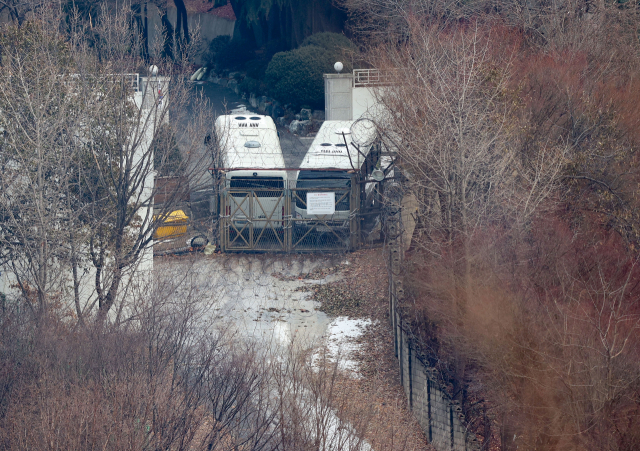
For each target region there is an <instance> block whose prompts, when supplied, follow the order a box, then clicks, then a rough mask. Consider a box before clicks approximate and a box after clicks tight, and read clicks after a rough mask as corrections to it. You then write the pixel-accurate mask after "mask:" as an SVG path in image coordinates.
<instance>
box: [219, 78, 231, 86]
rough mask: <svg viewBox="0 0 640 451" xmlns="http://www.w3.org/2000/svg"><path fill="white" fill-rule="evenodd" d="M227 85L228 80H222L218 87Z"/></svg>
mask: <svg viewBox="0 0 640 451" xmlns="http://www.w3.org/2000/svg"><path fill="white" fill-rule="evenodd" d="M228 84H229V79H228V78H223V79H221V80H220V86H227V85H228Z"/></svg>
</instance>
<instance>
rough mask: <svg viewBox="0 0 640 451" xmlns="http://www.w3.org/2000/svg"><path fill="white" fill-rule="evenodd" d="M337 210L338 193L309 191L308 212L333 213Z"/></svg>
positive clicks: (314, 213) (316, 213) (317, 213)
mask: <svg viewBox="0 0 640 451" xmlns="http://www.w3.org/2000/svg"><path fill="white" fill-rule="evenodd" d="M335 212H336V193H307V214H310V215H332V214H334V213H335Z"/></svg>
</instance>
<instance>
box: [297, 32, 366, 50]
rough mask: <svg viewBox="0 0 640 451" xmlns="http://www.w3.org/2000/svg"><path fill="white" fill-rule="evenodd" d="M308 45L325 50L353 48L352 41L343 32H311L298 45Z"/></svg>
mask: <svg viewBox="0 0 640 451" xmlns="http://www.w3.org/2000/svg"><path fill="white" fill-rule="evenodd" d="M308 45H315V46H316V47H322V48H323V49H327V50H336V51H341V50H343V49H347V50H354V49H355V46H354V45H353V43H352V42H351V41H350V40H349V39H348V38H347V37H346V36H345V35H343V34H340V33H328V32H325V33H316V34H312V35H311V36H309V37H308V38H306V39H305V40H304V41H302V44H301V45H300V47H306V46H308Z"/></svg>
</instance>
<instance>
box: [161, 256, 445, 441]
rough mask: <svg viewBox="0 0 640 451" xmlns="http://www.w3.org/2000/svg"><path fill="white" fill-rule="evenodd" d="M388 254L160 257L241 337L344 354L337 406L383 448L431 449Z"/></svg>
mask: <svg viewBox="0 0 640 451" xmlns="http://www.w3.org/2000/svg"><path fill="white" fill-rule="evenodd" d="M383 255H384V254H383V252H382V250H381V249H373V250H362V251H358V252H354V253H351V254H346V255H345V254H338V255H333V256H330V255H323V256H310V255H288V256H282V255H279V256H274V255H270V256H269V255H242V254H238V255H234V254H214V255H213V256H209V257H205V256H203V255H197V256H195V257H194V256H185V257H163V258H156V259H155V261H154V266H155V271H156V272H159V273H166V274H168V275H171V274H175V275H176V276H178V275H182V274H185V273H188V274H189V276H190V277H191V278H192V279H193V282H194V283H193V285H194V286H195V289H196V290H197V292H198V293H201V294H202V295H204V294H206V295H207V297H208V299H210V302H211V305H212V309H211V312H212V313H211V314H212V315H213V319H214V320H215V321H217V322H218V323H220V324H223V325H224V327H225V328H226V329H228V330H229V331H230V332H232V333H233V334H234V335H235V336H237V337H244V338H245V339H250V340H256V343H261V344H266V343H275V344H279V345H288V344H290V343H291V340H292V339H294V338H297V339H299V340H302V341H304V343H305V347H306V348H307V349H310V348H315V349H316V350H317V349H319V348H318V347H319V346H320V347H321V348H322V347H324V349H326V350H327V351H328V352H329V353H330V354H334V355H335V354H341V357H340V358H341V360H340V362H339V366H338V368H339V369H340V370H341V371H340V372H339V375H338V377H337V378H336V380H335V381H334V382H335V392H336V398H335V402H336V403H340V404H341V405H340V407H339V408H338V406H334V407H335V409H336V411H339V412H341V414H340V415H341V418H342V419H343V420H345V421H348V422H349V423H350V424H352V425H353V427H355V428H356V429H357V430H358V432H359V434H360V435H361V436H363V437H364V438H366V440H367V442H368V443H370V444H371V446H372V448H373V449H374V450H376V451H384V450H431V449H433V448H431V447H430V446H429V445H428V444H427V443H426V438H425V436H424V434H423V433H422V431H421V430H420V427H419V426H418V424H417V423H416V421H415V420H414V419H413V417H412V415H411V412H410V411H409V410H408V406H407V402H406V397H405V395H404V393H403V390H402V388H401V385H400V380H399V375H398V370H397V360H396V358H395V356H394V351H393V336H392V333H391V330H390V327H389V325H388V318H387V305H388V303H387V298H386V295H387V292H388V291H387V280H388V279H387V272H386V263H385V260H384V258H383ZM316 352H319V351H316ZM345 406H346V407H345Z"/></svg>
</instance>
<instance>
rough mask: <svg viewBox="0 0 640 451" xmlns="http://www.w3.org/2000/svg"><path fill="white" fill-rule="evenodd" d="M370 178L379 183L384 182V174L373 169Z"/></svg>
mask: <svg viewBox="0 0 640 451" xmlns="http://www.w3.org/2000/svg"><path fill="white" fill-rule="evenodd" d="M371 178H373V180H375V181H376V182H381V181H383V180H384V172H382V171H381V170H380V169H374V170H373V172H371Z"/></svg>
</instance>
